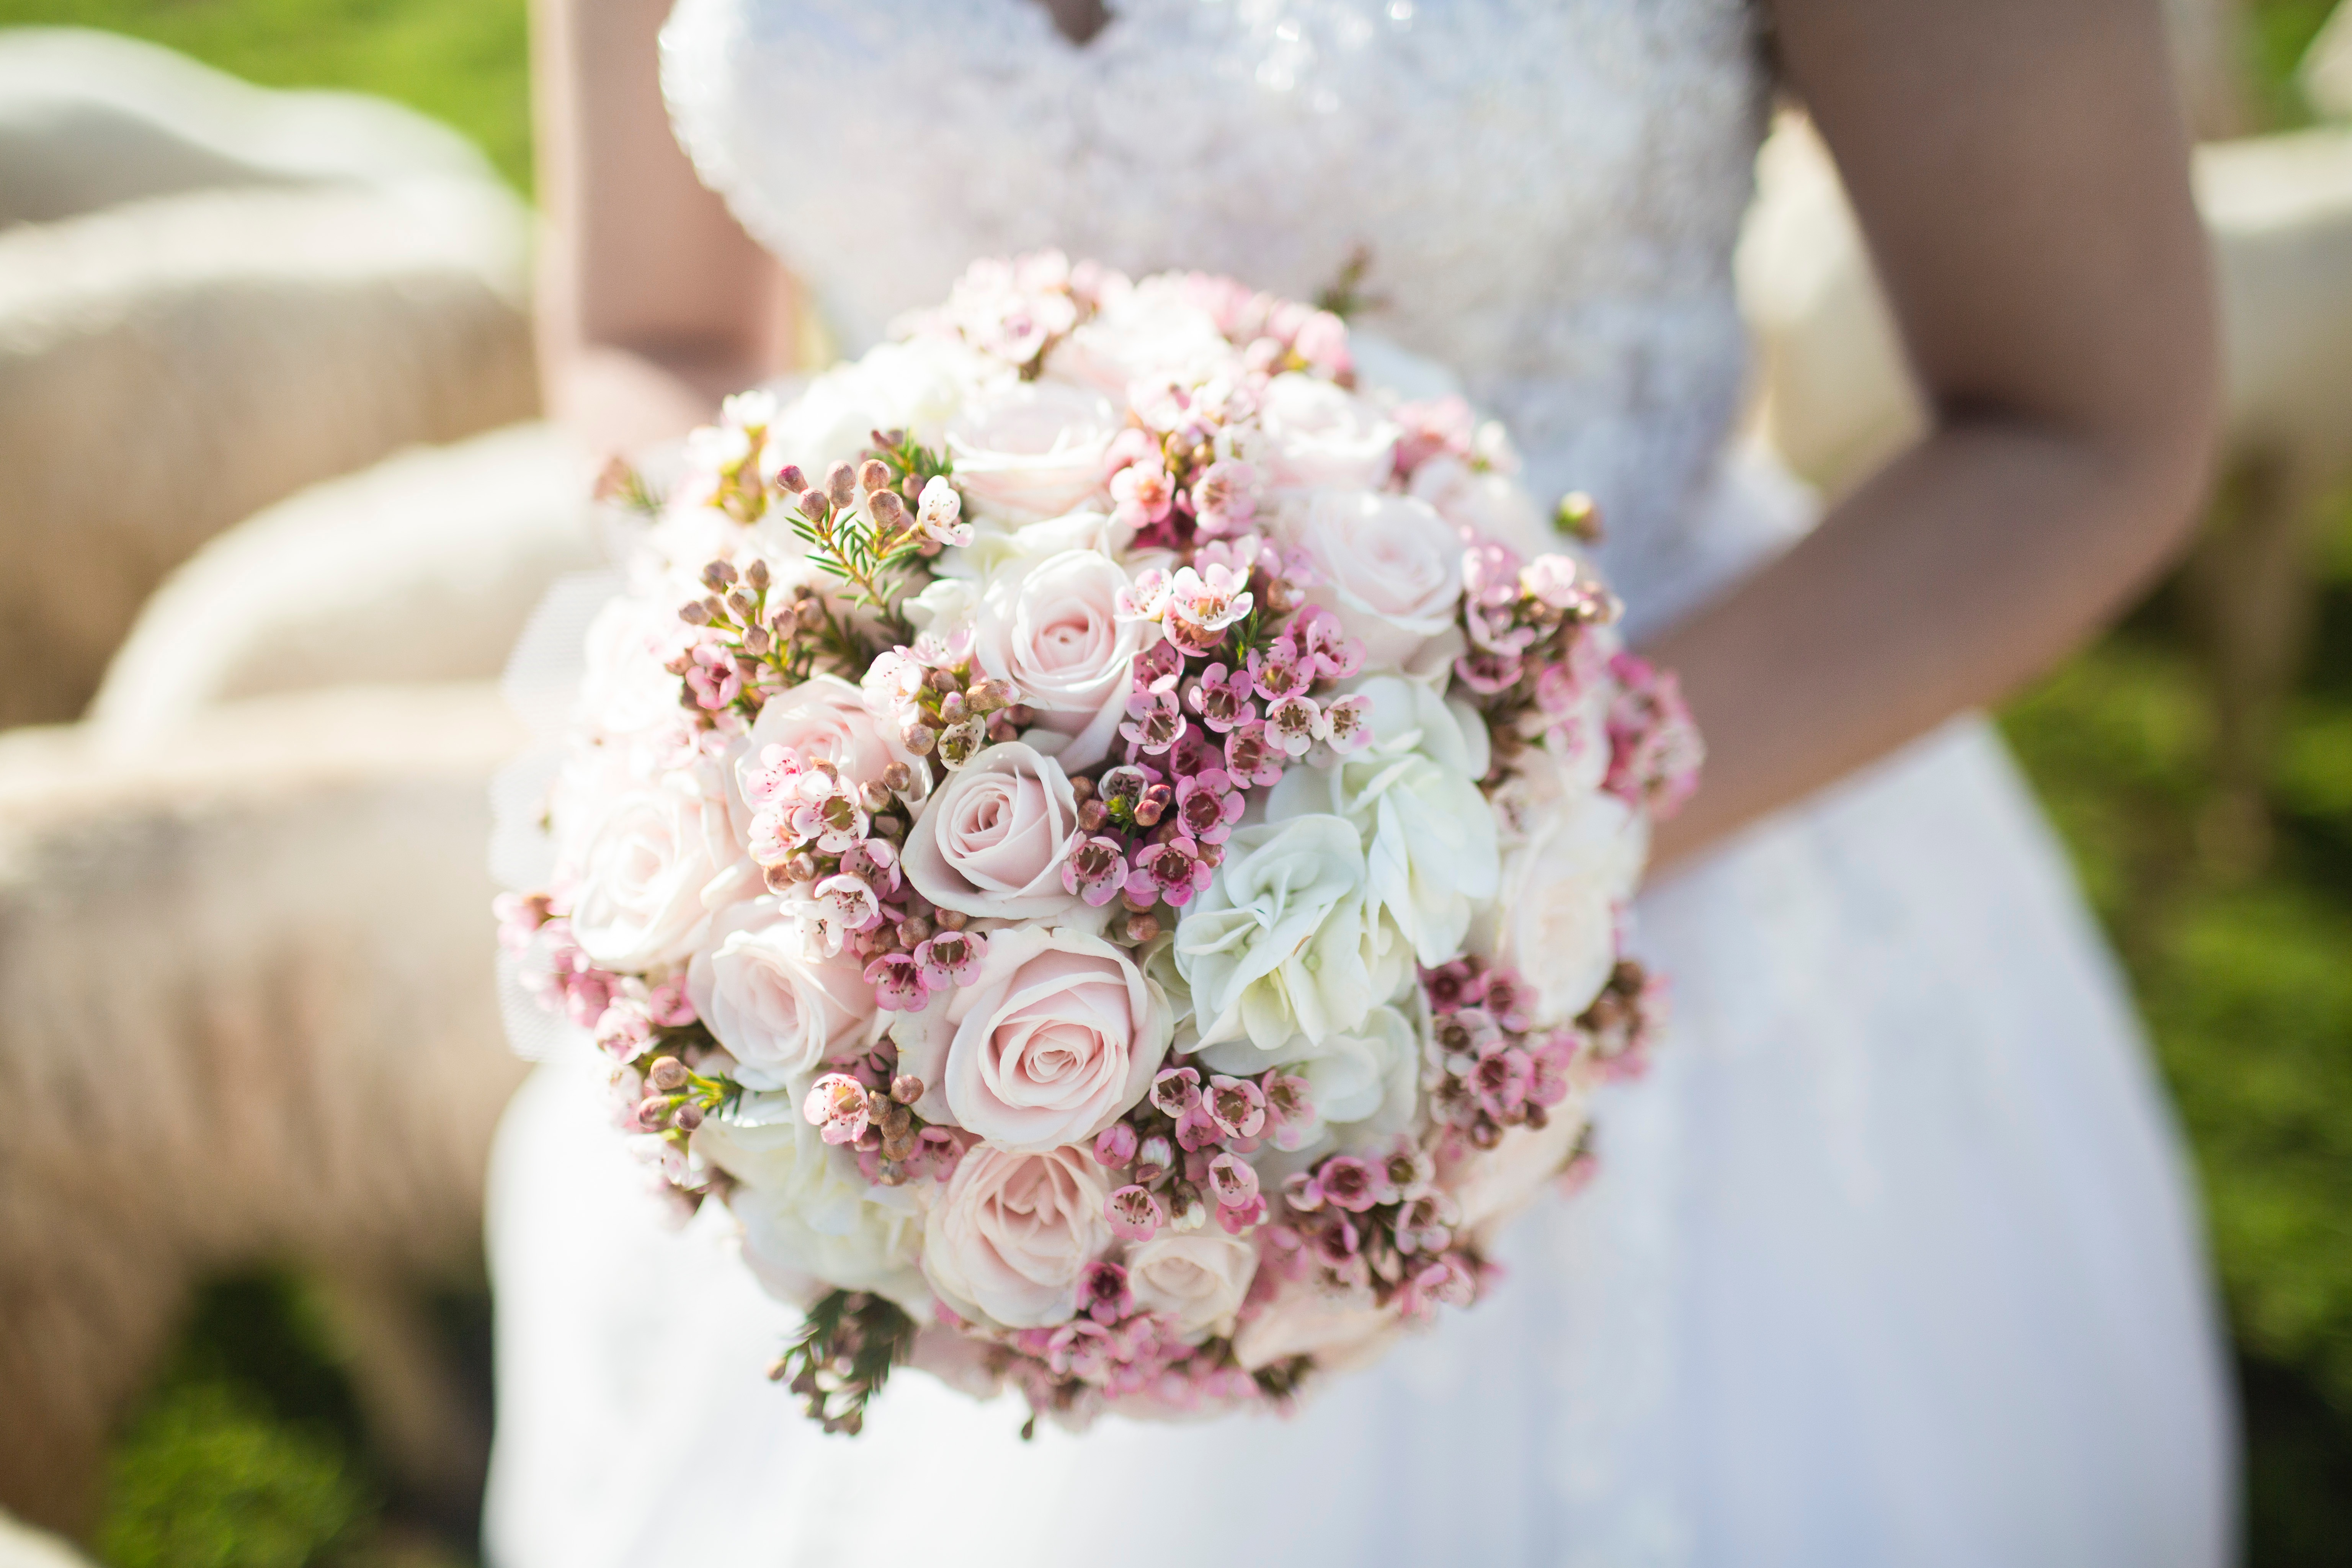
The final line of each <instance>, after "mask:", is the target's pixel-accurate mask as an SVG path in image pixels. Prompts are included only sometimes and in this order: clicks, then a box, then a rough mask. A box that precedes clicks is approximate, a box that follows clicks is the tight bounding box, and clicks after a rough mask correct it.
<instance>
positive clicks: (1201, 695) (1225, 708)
mask: <svg viewBox="0 0 2352 1568" xmlns="http://www.w3.org/2000/svg"><path fill="white" fill-rule="evenodd" d="M1255 694H1256V683H1255V681H1253V680H1252V679H1251V678H1250V674H1249V672H1248V671H1247V670H1245V669H1241V668H1228V667H1227V666H1225V665H1223V664H1213V665H1211V666H1209V668H1206V669H1204V670H1202V672H1201V679H1199V680H1197V681H1195V682H1193V684H1192V689H1190V690H1188V691H1187V692H1186V693H1185V696H1184V700H1185V703H1186V704H1187V706H1189V707H1190V708H1191V709H1192V711H1193V712H1195V713H1198V714H1199V715H1200V716H1201V722H1202V723H1203V724H1206V725H1207V726H1208V727H1209V728H1210V729H1212V730H1213V731H1216V732H1217V733H1218V734H1220V735H1223V734H1225V733H1227V732H1228V731H1231V730H1232V729H1233V727H1234V725H1236V724H1245V723H1247V722H1249V721H1251V720H1253V719H1255V718H1256V717H1257V704H1256V703H1255V701H1253V700H1251V699H1252V698H1253V697H1255Z"/></svg>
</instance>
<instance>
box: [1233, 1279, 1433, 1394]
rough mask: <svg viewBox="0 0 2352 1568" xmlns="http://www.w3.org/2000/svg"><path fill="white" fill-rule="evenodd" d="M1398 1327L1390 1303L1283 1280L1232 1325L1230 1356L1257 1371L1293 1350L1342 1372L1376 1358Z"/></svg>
mask: <svg viewBox="0 0 2352 1568" xmlns="http://www.w3.org/2000/svg"><path fill="white" fill-rule="evenodd" d="M1398 1332H1399V1325H1398V1321H1397V1313H1396V1310H1394V1309H1393V1308H1381V1307H1375V1306H1373V1305H1372V1304H1371V1299H1370V1296H1369V1295H1367V1296H1365V1298H1364V1299H1363V1300H1360V1301H1357V1300H1349V1299H1348V1298H1345V1297H1331V1296H1327V1295H1325V1294H1324V1293H1323V1292H1322V1290H1321V1289H1318V1287H1316V1286H1314V1285H1312V1284H1310V1283H1307V1281H1304V1280H1299V1281H1295V1282H1291V1283H1287V1284H1286V1285H1284V1286H1283V1288H1282V1289H1281V1290H1280V1292H1279V1293H1277V1294H1276V1297H1275V1299H1274V1300H1272V1301H1270V1302H1268V1303H1266V1304H1265V1306H1264V1307H1262V1308H1260V1309H1259V1310H1257V1311H1255V1313H1253V1314H1251V1316H1250V1317H1249V1318H1248V1319H1247V1320H1246V1321H1244V1322H1243V1323H1242V1325H1241V1326H1240V1327H1239V1328H1238V1329H1236V1330H1235V1331H1234V1360H1235V1361H1238V1362H1239V1363H1241V1364H1242V1366H1243V1368H1244V1370H1245V1371H1249V1372H1256V1371H1258V1370H1259V1369H1260V1368H1263V1367H1268V1366H1272V1365H1273V1364H1274V1363H1276V1362H1279V1361H1287V1360H1288V1359H1289V1358H1291V1357H1292V1356H1297V1355H1311V1356H1313V1357H1314V1358H1315V1363H1316V1365H1317V1366H1318V1368H1319V1369H1321V1370H1323V1371H1326V1372H1345V1371H1347V1370H1348V1369H1349V1368H1350V1367H1357V1366H1362V1365H1365V1364H1366V1363H1370V1362H1371V1361H1373V1360H1375V1359H1377V1358H1378V1357H1379V1356H1380V1355H1381V1353H1382V1352H1384V1351H1386V1350H1387V1349H1388V1347H1389V1344H1390V1342H1391V1341H1392V1340H1393V1339H1394V1338H1395V1337H1396V1335H1397V1333H1398Z"/></svg>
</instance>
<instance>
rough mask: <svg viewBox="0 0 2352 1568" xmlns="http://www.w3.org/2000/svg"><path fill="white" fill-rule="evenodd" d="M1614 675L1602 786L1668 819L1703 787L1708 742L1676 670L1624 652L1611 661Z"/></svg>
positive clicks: (1628, 803) (1612, 793) (1626, 801)
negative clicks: (1693, 717)
mask: <svg viewBox="0 0 2352 1568" xmlns="http://www.w3.org/2000/svg"><path fill="white" fill-rule="evenodd" d="M1609 675H1610V679H1612V680H1613V681H1615V682H1616V685H1617V695H1616V698H1615V699H1614V700H1612V701H1611V703H1610V704H1609V773H1608V776H1607V777H1606V778H1604V779H1602V780H1601V788H1602V789H1605V790H1607V791H1608V792H1609V793H1610V794H1611V795H1615V796H1617V797H1618V798H1619V799H1620V800H1622V801H1624V802H1625V803H1626V804H1627V805H1638V806H1641V807H1643V809H1645V810H1647V811H1648V812H1649V814H1650V816H1652V817H1653V818H1654V819H1655V820H1657V821H1660V822H1663V821H1664V820H1665V819H1666V818H1667V817H1669V816H1673V815H1674V814H1675V812H1677V811H1680V810H1681V809H1682V805H1683V802H1685V801H1686V800H1688V799H1689V798H1690V797H1691V795H1692V794H1693V792H1695V791H1696V789H1697V788H1698V771H1699V765H1700V764H1701V763H1704V762H1705V761H1706V744H1705V743H1704V742H1701V741H1700V739H1699V733H1698V726H1697V725H1696V724H1695V723H1693V722H1692V721H1691V714H1690V709H1689V707H1688V706H1687V705H1686V704H1685V702H1684V701H1683V692H1682V685H1681V683H1680V682H1679V681H1677V680H1676V679H1675V674H1674V671H1672V670H1662V669H1658V668H1654V666H1653V665H1652V664H1651V663H1650V661H1649V660H1648V659H1645V658H1642V657H1641V656H1639V655H1638V654H1631V653H1621V654H1619V655H1617V656H1616V657H1615V658H1612V659H1611V660H1610V661H1609Z"/></svg>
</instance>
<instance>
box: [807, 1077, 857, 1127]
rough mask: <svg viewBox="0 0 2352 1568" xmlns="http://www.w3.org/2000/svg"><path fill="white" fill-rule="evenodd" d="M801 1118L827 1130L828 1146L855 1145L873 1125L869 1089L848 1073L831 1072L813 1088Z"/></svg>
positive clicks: (809, 1092) (810, 1087)
mask: <svg viewBox="0 0 2352 1568" xmlns="http://www.w3.org/2000/svg"><path fill="white" fill-rule="evenodd" d="M801 1114H802V1115H803V1116H804V1117H806V1118H808V1120H809V1122H810V1124H811V1125H812V1126H815V1127H819V1128H822V1129H824V1141H825V1142H828V1143H855V1142H857V1141H858V1140H859V1139H860V1138H863V1137H865V1136H866V1127H867V1126H868V1124H869V1119H868V1117H867V1114H866V1086H865V1085H864V1084H862V1083H860V1082H858V1081H857V1080H856V1079H854V1078H851V1077H850V1076H849V1075H848V1074H847V1073H838V1072H829V1073H827V1074H825V1075H824V1077H823V1078H821V1079H817V1080H816V1082H814V1083H813V1084H811V1085H810V1086H809V1091H808V1098H807V1099H806V1100H803V1102H802V1104H801Z"/></svg>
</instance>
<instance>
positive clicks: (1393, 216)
mask: <svg viewBox="0 0 2352 1568" xmlns="http://www.w3.org/2000/svg"><path fill="white" fill-rule="evenodd" d="M1111 10H1112V15H1113V19H1112V21H1111V22H1110V24H1109V25H1108V26H1107V27H1105V28H1104V29H1103V30H1102V31H1101V32H1100V33H1098V34H1097V36H1096V37H1094V38H1093V39H1092V40H1091V41H1090V42H1088V43H1087V44H1086V45H1084V46H1077V45H1073V44H1072V43H1070V42H1069V41H1068V40H1067V39H1066V38H1064V37H1062V36H1061V35H1060V34H1059V33H1058V32H1056V31H1055V26H1054V23H1053V20H1052V18H1051V17H1050V16H1049V15H1048V14H1047V12H1046V10H1045V7H1043V6H1042V5H1036V4H1034V0H680V4H679V5H678V7H677V12H676V14H675V15H674V16H673V17H672V19H671V22H670V25H669V26H668V28H667V32H666V33H665V35H664V40H663V71H664V84H665V88H666V90H667V94H668V98H669V101H670V106H671V110H672V113H673V115H674V116H675V118H676V120H677V126H678V130H679V133H680V136H681V139H682V140H683V141H684V142H685V143H686V144H687V146H688V150H689V152H691V153H692V154H693V155H694V158H695V160H696V163H697V164H698V167H699V168H700V169H701V171H702V173H703V174H704V177H705V178H706V179H707V180H709V182H710V183H711V184H713V185H714V186H716V187H717V188H718V189H719V191H721V192H722V193H723V194H724V195H726V196H727V198H728V200H729V201H730V203H731V204H732V205H733V206H734V208H735V210H736V212H737V213H738V214H739V215H740V216H741V217H742V219H743V220H744V222H745V223H746V225H747V226H749V227H750V228H751V231H752V232H753V233H754V234H755V235H757V236H758V237H760V238H761V241H762V242H763V243H765V244H766V245H768V246H769V247H771V248H772V249H773V250H774V251H775V252H776V253H777V254H778V255H779V256H780V257H782V259H783V260H784V261H785V263H786V264H787V265H788V266H789V267H790V268H792V269H793V271H794V272H795V274H796V275H798V276H799V277H800V278H802V279H804V280H806V281H807V282H809V283H810V284H811V285H813V287H814V289H815V290H816V293H817V296H818V298H819V300H821V302H822V304H823V307H824V310H825V311H826V313H827V315H828V317H829V318H830V319H831V321H833V323H834V325H835V329H836V330H837V331H838V332H839V333H840V335H841V337H842V340H843V342H844V344H845V347H848V348H852V349H855V348H858V347H861V346H863V345H864V344H865V343H866V342H870V341H871V340H872V339H873V338H875V337H876V336H877V335H878V334H879V333H880V331H882V330H883V328H884V326H885V324H886V323H887V321H889V319H890V318H891V317H892V316H894V315H895V314H897V313H898V311H900V310H905V309H907V308H908V307H911V306H914V305H918V304H922V303H926V302H929V301H931V300H936V299H938V298H940V297H941V296H942V295H943V294H944V293H945V291H946V289H947V286H948V284H949V282H950V279H952V278H953V277H954V276H955V274H956V273H957V272H958V271H959V270H960V269H961V267H962V265H963V264H964V262H965V261H966V260H968V259H970V258H972V257H974V256H976V255H983V254H992V253H1002V252H1008V251H1014V250H1020V249H1026V248H1034V247H1039V246H1044V245H1057V246H1059V247H1062V248H1064V249H1066V250H1067V251H1069V252H1070V253H1071V254H1072V255H1074V256H1076V255H1084V256H1091V257H1094V258H1097V259H1099V260H1101V261H1104V262H1107V263H1108V264H1111V265H1114V266H1118V267H1120V268H1127V269H1129V270H1134V271H1140V270H1149V269H1154V268H1164V267H1199V268H1210V269H1213V270H1218V271H1225V272H1231V273H1233V274H1234V275H1236V276H1239V277H1242V278H1244V279H1248V280H1250V281H1252V282H1254V283H1256V284H1259V285H1260V286H1263V287H1265V288H1268V289H1276V290H1278V291H1281V292H1286V293H1289V294H1293V295H1303V296H1310V297H1311V296H1313V295H1314V294H1315V293H1317V292H1318V289H1321V288H1323V287H1324V286H1325V285H1327V284H1328V283H1329V282H1330V281H1331V280H1332V279H1334V278H1335V277H1336V276H1337V275H1338V274H1339V271H1340V269H1341V268H1342V267H1343V265H1344V264H1345V262H1346V261H1347V258H1349V255H1350V254H1351V253H1352V252H1354V251H1355V250H1356V249H1357V248H1358V247H1364V248H1365V249H1366V251H1367V253H1368V254H1369V256H1370V270H1369V273H1368V274H1367V276H1366V277H1365V279H1364V283H1363V291H1364V293H1365V294H1367V295H1369V296H1370V297H1371V299H1372V300H1373V304H1372V307H1371V308H1370V310H1367V312H1366V314H1365V315H1364V317H1363V318H1362V320H1363V321H1364V323H1365V324H1366V325H1368V326H1370V327H1372V328H1374V329H1376V330H1378V331H1381V332H1382V333H1384V334H1386V335H1387V336H1389V337H1391V338H1392V339H1394V340H1395V341H1397V342H1400V343H1401V344H1402V345H1403V346H1404V347H1406V348H1409V349H1412V350H1414V351H1416V352H1418V353H1423V354H1427V355H1429V356H1432V357H1433V358H1435V359H1438V360H1441V361H1443V362H1444V363H1447V364H1448V365H1450V366H1452V367H1453V368H1454V370H1455V371H1456V372H1457V373H1458V374H1460V375H1461V377H1462V379H1463V381H1464V382H1465V384H1466V386H1467V388H1468V390H1469V391H1470V393H1471V395H1472V396H1473V397H1474V398H1475V400H1476V401H1477V402H1479V403H1480V404H1481V405H1484V406H1485V407H1486V408H1488V409H1490V410H1492V411H1493V412H1494V413H1496V414H1497V415H1499V416H1502V417H1504V418H1505V419H1507V420H1508V421H1509V422H1510V424H1511V426H1512V428H1513V430H1514V432H1515V434H1516V435H1517V438H1518V440H1519V443H1520V446H1521V447H1522V448H1523V449H1524V450H1525V451H1526V453H1527V455H1528V470H1529V473H1528V477H1529V479H1530V480H1531V481H1532V483H1533V484H1534V485H1535V486H1536V487H1537V489H1538V494H1541V493H1544V492H1545V491H1547V490H1549V491H1558V490H1562V489H1571V488H1577V489H1586V490H1589V491H1591V492H1592V493H1593V494H1595V495H1596V496H1598V497H1599V498H1600V500H1601V502H1602V504H1603V507H1604V510H1605V511H1606V513H1607V515H1608V516H1609V519H1610V521H1611V524H1612V529H1614V530H1616V531H1618V532H1619V533H1620V535H1621V537H1622V536H1623V535H1627V534H1631V535H1632V536H1633V539H1632V540H1630V541H1628V542H1632V543H1635V544H1637V545H1638V544H1639V543H1641V542H1648V543H1650V544H1654V545H1665V544H1667V543H1668V540H1667V539H1665V538H1664V537H1662V535H1667V534H1671V533H1673V532H1674V531H1675V530H1677V529H1678V528H1681V527H1684V526H1686V523H1685V513H1686V512H1687V511H1688V510H1689V509H1688V505H1687V503H1688V501H1689V500H1690V496H1691V492H1692V489H1693V487H1694V485H1695V484H1696V480H1697V479H1698V478H1699V476H1700V475H1701V474H1702V472H1703V471H1704V470H1705V468H1706V465H1707V463H1708V460H1709V458H1711V457H1712V455H1713V453H1714V452H1715V451H1716V449H1717V447H1718V445H1719V443H1720V441H1721V439H1722V437H1723V433H1724V430H1725V427H1726V426H1727V423H1728V421H1729V419H1730V417H1731V416H1732V413H1733V410H1734V405H1735V403H1736V401H1737V398H1738V391H1739V383H1740V378H1741V373H1742V363H1743V341H1742V335H1741V331H1740V327H1739V323H1738V315H1737V311H1736V309H1735V306H1734V301H1733V298H1732V289H1731V280H1730V255H1731V247H1732V244H1733V240H1734V237H1735V235H1736V232H1737V229H1738V223H1739V218H1740V215H1741V212H1742V210H1743V208H1744V206H1745V205H1746V202H1747V198H1748V190H1749V181H1750V165H1751V162H1752V159H1753V155H1754V152H1755V147H1756V140H1757V137H1758V134H1759V130H1760V125H1761V118H1762V111H1763V104H1764V92H1763V86H1764V84H1763V77H1762V72H1761V70H1760V69H1759V66H1758V63H1757V58H1758V51H1757V47H1756V40H1755V37H1754V26H1753V20H1752V16H1751V12H1750V9H1749V6H1748V4H1747V3H1746V0H1114V3H1113V4H1112V6H1111ZM1645 536H1646V538H1645ZM1636 553H1640V551H1639V550H1638V549H1637V550H1636Z"/></svg>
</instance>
